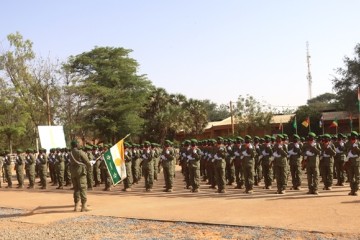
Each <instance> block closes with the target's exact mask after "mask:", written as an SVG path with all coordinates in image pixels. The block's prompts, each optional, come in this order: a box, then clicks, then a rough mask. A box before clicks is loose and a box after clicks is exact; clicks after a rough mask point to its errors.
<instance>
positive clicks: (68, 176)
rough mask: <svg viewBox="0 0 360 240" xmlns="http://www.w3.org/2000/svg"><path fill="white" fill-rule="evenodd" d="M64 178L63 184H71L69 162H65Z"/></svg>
mask: <svg viewBox="0 0 360 240" xmlns="http://www.w3.org/2000/svg"><path fill="white" fill-rule="evenodd" d="M64 178H65V184H66V185H70V184H71V172H70V164H69V163H65V174H64Z"/></svg>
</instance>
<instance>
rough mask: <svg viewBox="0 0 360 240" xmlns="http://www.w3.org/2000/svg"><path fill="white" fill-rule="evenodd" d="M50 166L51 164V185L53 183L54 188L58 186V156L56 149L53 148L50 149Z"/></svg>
mask: <svg viewBox="0 0 360 240" xmlns="http://www.w3.org/2000/svg"><path fill="white" fill-rule="evenodd" d="M48 164H49V174H50V179H51V181H50V183H52V186H56V185H57V184H58V183H57V180H58V178H57V174H56V170H55V164H56V154H55V149H54V148H51V149H50V153H49V156H48Z"/></svg>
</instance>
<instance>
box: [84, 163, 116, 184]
mask: <svg viewBox="0 0 360 240" xmlns="http://www.w3.org/2000/svg"><path fill="white" fill-rule="evenodd" d="M101 175H102V176H103V181H104V183H105V189H110V188H111V184H112V181H111V177H110V174H109V171H108V170H107V168H106V167H105V168H101ZM86 184H87V180H86Z"/></svg>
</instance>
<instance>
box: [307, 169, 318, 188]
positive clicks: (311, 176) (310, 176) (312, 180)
mask: <svg viewBox="0 0 360 240" xmlns="http://www.w3.org/2000/svg"><path fill="white" fill-rule="evenodd" d="M306 175H307V181H308V188H309V191H310V192H314V191H317V190H318V185H319V168H318V167H310V166H307V167H306Z"/></svg>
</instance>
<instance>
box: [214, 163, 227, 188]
mask: <svg viewBox="0 0 360 240" xmlns="http://www.w3.org/2000/svg"><path fill="white" fill-rule="evenodd" d="M225 168H226V162H225V159H221V160H215V179H216V183H217V185H218V189H219V191H221V190H223V189H225V183H226V180H225Z"/></svg>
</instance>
